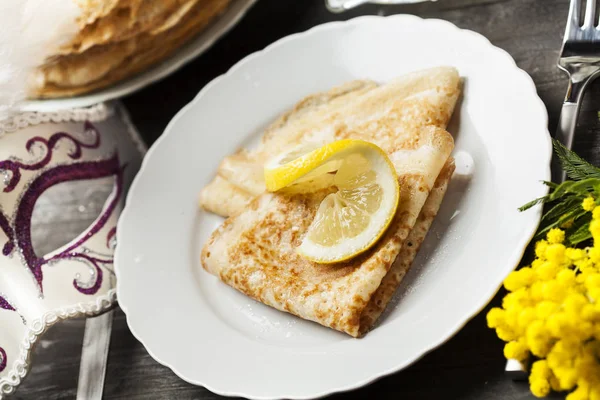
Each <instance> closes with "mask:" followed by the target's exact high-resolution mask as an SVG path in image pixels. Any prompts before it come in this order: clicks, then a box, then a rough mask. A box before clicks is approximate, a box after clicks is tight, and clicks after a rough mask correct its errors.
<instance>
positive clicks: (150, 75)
mask: <svg viewBox="0 0 600 400" xmlns="http://www.w3.org/2000/svg"><path fill="white" fill-rule="evenodd" d="M255 2H256V0H233V1H232V2H231V4H230V5H229V6H228V8H227V10H225V12H224V13H223V14H222V15H221V16H220V17H219V18H217V19H216V20H215V21H214V23H211V24H210V26H209V27H208V28H207V29H206V30H204V31H202V32H201V33H200V34H199V35H198V36H196V37H195V38H194V39H192V40H191V41H190V42H189V43H187V44H185V45H184V46H182V47H181V48H180V49H179V50H177V51H176V52H175V54H173V55H172V56H171V57H169V58H168V59H166V60H164V61H163V62H161V63H158V64H156V65H154V66H152V67H150V68H148V69H147V70H145V71H144V72H142V73H139V74H136V75H134V76H132V77H130V78H127V79H125V80H124V81H122V82H119V83H116V84H114V85H111V86H109V87H107V88H105V89H100V90H98V91H94V92H92V93H89V94H83V95H80V96H75V97H67V98H64V99H47V100H29V101H26V102H24V103H23V104H22V105H21V106H20V110H22V111H44V112H51V111H57V110H65V109H69V108H78V107H88V106H91V105H94V104H97V103H101V102H104V101H108V100H112V99H117V98H120V97H123V96H126V95H128V94H130V93H133V92H135V91H136V90H139V89H142V88H143V87H145V86H148V85H150V84H151V83H154V82H156V81H158V80H160V79H162V78H165V77H166V76H168V75H170V74H172V73H173V72H175V71H177V70H178V69H179V68H181V67H182V66H183V65H185V64H186V63H188V62H189V61H191V60H193V59H194V58H195V57H198V56H199V55H200V54H202V53H203V52H205V51H206V50H208V49H209V48H210V46H212V45H213V44H214V43H215V42H216V41H217V40H218V39H219V38H220V37H221V36H223V35H224V34H226V33H227V32H228V31H229V30H230V29H231V28H232V27H233V26H234V25H235V24H236V23H237V22H238V21H239V20H240V19H241V18H242V17H243V16H244V14H245V13H246V11H248V9H249V8H250V7H251V6H252V5H253V4H254V3H255Z"/></svg>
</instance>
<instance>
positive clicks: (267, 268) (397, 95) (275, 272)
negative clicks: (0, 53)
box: [200, 67, 460, 337]
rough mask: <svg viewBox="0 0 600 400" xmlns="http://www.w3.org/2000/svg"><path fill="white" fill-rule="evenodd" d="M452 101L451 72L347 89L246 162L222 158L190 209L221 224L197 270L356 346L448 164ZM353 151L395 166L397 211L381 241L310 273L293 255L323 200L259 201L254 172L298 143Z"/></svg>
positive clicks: (413, 241) (287, 197)
mask: <svg viewBox="0 0 600 400" xmlns="http://www.w3.org/2000/svg"><path fill="white" fill-rule="evenodd" d="M459 93H460V78H459V75H458V73H457V71H456V70H455V69H454V68H450V67H439V68H432V69H428V70H423V71H419V72H414V73H411V74H408V75H405V76H402V77H400V78H397V79H395V80H392V81H390V82H388V83H386V84H383V85H378V84H376V83H375V82H372V81H355V82H350V83H348V84H345V85H343V86H340V87H338V88H334V89H332V90H330V91H329V92H327V93H319V94H316V95H313V96H309V97H307V98H305V99H304V100H302V101H301V102H300V103H298V104H297V105H296V106H295V107H294V108H293V109H292V110H291V111H289V112H288V113H286V114H284V115H283V116H282V117H280V118H279V119H278V120H277V121H276V122H274V123H273V124H272V125H271V126H270V127H269V128H267V130H266V132H265V133H264V135H263V140H262V143H261V144H260V145H259V147H258V148H257V149H255V150H252V151H250V150H241V151H240V152H238V153H236V154H234V155H232V156H229V157H226V158H225V159H224V160H223V162H222V163H221V165H220V166H219V169H218V173H217V176H216V177H215V179H214V180H213V181H212V182H210V183H209V184H208V185H207V186H206V187H205V188H204V189H203V190H202V192H201V194H200V205H201V206H202V207H203V208H204V209H206V210H208V211H212V212H214V213H216V214H219V215H222V216H226V217H229V218H228V219H227V220H226V221H225V222H224V223H223V225H222V226H221V227H219V228H218V229H217V230H216V231H215V232H214V233H213V234H212V236H211V238H210V239H209V241H208V243H207V244H206V245H205V247H204V249H203V251H202V255H201V259H202V265H203V267H204V268H205V269H206V270H207V271H208V272H210V273H212V274H214V275H216V276H218V277H219V278H220V279H221V280H222V281H223V282H225V283H226V284H228V285H230V286H232V287H233V288H235V289H237V290H239V291H241V292H242V293H245V294H246V295H248V296H250V297H252V298H254V299H256V300H258V301H260V302H262V303H264V304H267V305H269V306H272V307H275V308H277V309H279V310H282V311H286V312H289V313H292V314H295V315H297V316H299V317H301V318H305V319H308V320H312V321H315V322H318V323H320V324H322V325H324V326H327V327H330V328H333V329H337V330H339V331H342V332H345V333H347V334H349V335H351V336H354V337H358V336H360V335H363V334H364V333H366V332H367V331H368V330H369V329H371V328H372V327H373V324H374V323H375V321H376V320H377V319H378V317H379V316H380V314H381V313H382V312H383V310H384V309H385V307H386V305H387V303H388V302H389V301H390V299H391V298H392V295H393V293H394V292H395V290H396V288H397V287H398V285H399V284H400V281H401V280H402V278H403V276H404V275H405V273H406V271H407V270H408V269H409V268H410V265H411V264H412V261H413V259H414V257H415V255H416V253H417V250H418V248H419V246H420V244H421V243H422V242H423V240H424V238H425V236H426V234H427V231H428V230H429V227H430V226H431V223H432V221H433V219H434V218H435V216H436V214H437V211H438V209H439V207H440V204H441V202H442V200H443V197H444V194H445V192H446V188H447V185H448V182H449V180H450V177H451V176H452V173H453V171H454V160H453V159H452V157H451V156H450V153H451V152H452V149H453V147H454V141H453V139H452V137H451V135H450V134H449V133H448V132H447V131H446V130H445V128H446V126H447V124H448V122H449V120H450V117H451V115H452V113H453V110H454V107H455V104H456V100H457V98H458V95H459ZM339 139H362V140H366V141H369V142H372V143H374V144H376V145H378V146H379V147H380V148H381V149H383V151H385V152H386V153H387V155H388V157H389V158H390V160H391V161H392V163H393V164H394V167H395V169H396V172H397V174H398V179H399V184H400V190H401V195H400V203H399V205H398V210H397V212H396V215H395V217H394V220H393V221H392V223H391V225H390V227H389V228H388V230H387V232H386V233H385V234H384V235H383V237H382V238H381V239H379V241H378V242H377V243H376V244H375V246H373V247H372V248H370V249H369V250H367V251H366V252H364V253H362V254H360V255H359V256H356V257H355V258H352V259H350V260H348V261H344V262H340V263H337V264H318V263H315V262H312V261H309V260H307V259H305V258H303V257H301V256H300V255H299V254H298V253H297V252H296V248H297V247H298V246H299V245H300V243H301V241H302V238H303V236H304V234H305V232H306V231H307V229H308V227H309V225H310V224H311V222H312V220H313V217H314V215H315V213H316V211H317V209H318V207H319V205H320V203H321V201H322V200H323V198H324V197H325V196H326V195H327V194H328V193H329V191H327V190H325V191H319V192H315V193H309V194H295V195H294V194H286V193H279V192H278V193H265V186H264V185H265V184H264V181H263V180H262V179H263V178H262V169H263V164H264V163H265V161H266V160H268V159H270V158H271V157H273V156H276V155H277V154H280V153H282V152H283V151H284V150H286V149H290V148H293V147H294V146H297V145H299V144H302V143H305V142H321V143H328V142H332V141H334V140H339Z"/></svg>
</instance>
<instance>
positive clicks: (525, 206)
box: [519, 196, 548, 211]
mask: <svg viewBox="0 0 600 400" xmlns="http://www.w3.org/2000/svg"><path fill="white" fill-rule="evenodd" d="M547 199H548V196H544V197H538V198H537V199H535V200H532V201H530V202H529V203H527V204H523V205H522V206H521V207H519V211H526V210H529V209H530V208H531V207H533V206H536V205H538V204H541V203H544V202H545V201H546V200H547Z"/></svg>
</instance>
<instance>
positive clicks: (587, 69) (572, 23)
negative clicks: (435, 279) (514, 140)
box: [504, 0, 600, 380]
mask: <svg viewBox="0 0 600 400" xmlns="http://www.w3.org/2000/svg"><path fill="white" fill-rule="evenodd" d="M582 3H583V0H571V5H570V8H569V18H568V19H567V27H566V29H565V36H564V39H563V45H562V49H561V52H560V57H559V58H558V68H560V69H561V70H563V71H565V72H566V73H567V74H568V75H569V87H568V89H567V95H566V96H565V101H564V102H563V106H562V110H561V112H560V118H559V120H558V128H557V130H556V135H555V138H556V139H557V140H558V141H559V142H561V143H562V144H564V145H565V146H566V147H567V148H569V149H570V148H571V146H572V145H573V136H574V135H575V127H576V126H577V115H578V114H579V109H580V107H581V100H582V99H583V93H584V91H585V89H586V88H587V86H588V84H589V83H590V82H592V81H593V80H594V79H596V77H598V75H600V26H598V23H599V22H598V20H597V19H596V7H597V4H596V3H597V0H587V2H586V6H585V11H584V12H583V13H582V12H581V11H582ZM581 14H583V21H582V18H581V17H580V15H581ZM552 178H553V180H554V182H562V181H564V180H565V179H566V174H565V172H564V171H562V170H561V168H560V165H559V163H558V162H557V160H556V159H554V160H553V163H552ZM504 370H505V372H506V373H507V374H508V375H509V376H511V377H512V378H513V379H515V380H524V379H526V378H527V366H525V365H523V364H522V363H520V362H519V361H517V360H508V361H507V362H506V367H505V368H504Z"/></svg>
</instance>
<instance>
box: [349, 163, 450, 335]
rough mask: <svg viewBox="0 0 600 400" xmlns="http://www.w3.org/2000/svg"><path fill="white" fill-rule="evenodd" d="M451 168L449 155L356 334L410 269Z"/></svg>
mask: <svg viewBox="0 0 600 400" xmlns="http://www.w3.org/2000/svg"><path fill="white" fill-rule="evenodd" d="M454 169H455V165H454V159H453V158H452V157H451V158H450V159H449V160H448V162H447V163H446V165H445V166H444V168H443V169H442V171H441V172H440V175H439V176H438V178H437V180H436V182H435V186H434V188H433V189H432V191H431V193H430V194H429V197H428V198H427V201H426V202H425V204H424V205H423V209H422V210H421V213H420V214H419V217H418V218H417V222H416V223H415V225H414V227H413V229H412V230H411V232H410V234H409V235H408V237H407V238H406V240H405V242H404V245H403V246H402V250H401V251H400V253H399V254H398V257H397V258H396V261H394V263H393V264H392V267H391V268H390V270H389V271H388V273H387V274H386V275H385V276H384V277H383V279H382V280H381V284H380V285H379V288H377V290H376V291H375V293H373V296H371V299H370V300H369V303H368V304H367V306H366V307H365V309H364V310H363V312H362V314H361V316H360V331H359V333H360V336H363V335H365V334H366V333H367V332H368V331H369V330H371V329H372V328H373V325H374V324H375V322H377V320H378V319H379V317H380V316H381V314H382V313H383V311H384V310H385V308H386V306H387V305H388V303H389V302H390V300H391V299H392V297H393V296H394V293H395V292H396V289H397V288H398V286H400V283H401V282H402V279H404V277H405V276H406V273H407V272H408V271H409V270H410V267H411V266H412V264H413V261H414V259H415V257H416V255H417V253H418V251H419V248H420V247H421V244H422V243H423V241H424V240H425V237H426V236H427V233H428V232H429V228H430V227H431V224H432V223H433V221H434V219H435V217H436V215H437V213H438V211H439V209H440V206H441V204H442V202H443V200H444V195H445V194H446V190H447V189H448V184H449V182H450V178H451V177H452V174H453V173H454Z"/></svg>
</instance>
